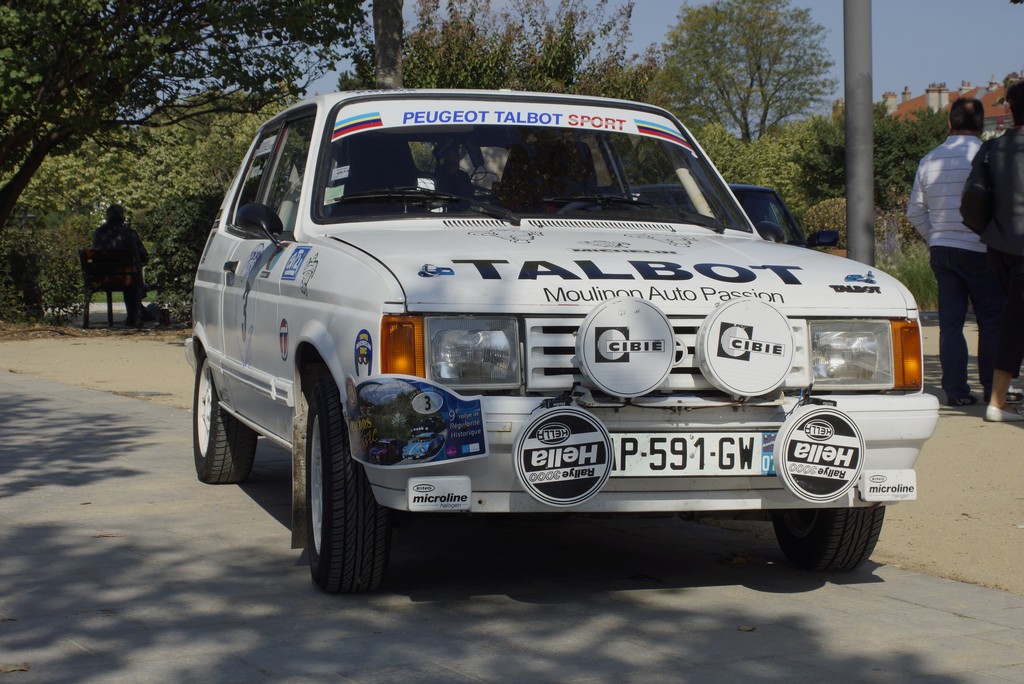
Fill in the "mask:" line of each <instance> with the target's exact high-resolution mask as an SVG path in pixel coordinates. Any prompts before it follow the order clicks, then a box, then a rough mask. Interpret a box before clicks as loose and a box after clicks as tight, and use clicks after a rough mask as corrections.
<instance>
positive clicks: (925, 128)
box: [796, 103, 949, 209]
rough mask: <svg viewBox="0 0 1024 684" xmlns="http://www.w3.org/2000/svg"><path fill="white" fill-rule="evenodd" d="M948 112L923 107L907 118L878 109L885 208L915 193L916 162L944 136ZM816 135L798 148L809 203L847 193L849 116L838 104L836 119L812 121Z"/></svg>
mask: <svg viewBox="0 0 1024 684" xmlns="http://www.w3.org/2000/svg"><path fill="white" fill-rule="evenodd" d="M948 117H949V115H948V113H947V112H944V111H939V112H933V111H931V110H928V109H921V110H918V111H916V112H913V113H912V114H911V116H908V117H895V116H890V115H889V113H888V111H887V110H886V108H885V105H883V104H880V103H879V104H876V105H875V107H874V111H873V123H872V126H873V139H874V162H875V163H874V166H875V177H874V194H875V203H876V204H877V205H878V206H879V207H880V208H882V209H892V208H894V207H896V206H897V205H898V204H899V202H900V201H901V198H903V197H905V196H906V195H908V194H909V193H910V187H911V185H912V184H913V182H914V173H915V172H916V171H917V164H918V162H919V161H920V160H921V157H923V156H924V155H925V154H927V153H928V151H929V150H931V149H932V148H933V147H935V146H936V145H938V144H939V143H941V142H942V141H943V139H945V137H946V133H947V132H948ZM808 125H809V127H810V131H811V134H810V136H809V140H808V141H807V144H806V145H804V146H802V147H801V148H800V149H799V150H798V151H797V157H796V162H797V164H799V166H800V167H801V169H802V173H801V178H802V181H801V187H802V189H803V191H804V194H805V195H806V196H807V200H808V202H809V203H810V204H816V203H818V202H820V201H822V200H825V199H829V198H833V197H842V196H844V195H845V194H846V114H845V111H844V110H843V109H842V108H841V107H838V108H836V111H835V112H834V113H833V115H832V116H831V117H814V118H813V119H812V120H811V121H810V122H808Z"/></svg>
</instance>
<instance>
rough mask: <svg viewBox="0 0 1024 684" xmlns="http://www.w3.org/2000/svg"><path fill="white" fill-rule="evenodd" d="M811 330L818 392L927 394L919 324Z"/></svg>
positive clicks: (835, 323) (813, 325)
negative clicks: (901, 391) (847, 391)
mask: <svg viewBox="0 0 1024 684" xmlns="http://www.w3.org/2000/svg"><path fill="white" fill-rule="evenodd" d="M809 328H810V334H811V369H812V372H813V374H814V386H815V387H817V388H825V389H829V388H834V389H878V390H882V389H902V390H918V389H921V387H922V382H923V378H922V372H921V333H920V328H919V327H918V325H917V322H916V321H905V320H900V321H888V320H853V321H850V320H846V321H842V320H831V321H811V322H810V325H809Z"/></svg>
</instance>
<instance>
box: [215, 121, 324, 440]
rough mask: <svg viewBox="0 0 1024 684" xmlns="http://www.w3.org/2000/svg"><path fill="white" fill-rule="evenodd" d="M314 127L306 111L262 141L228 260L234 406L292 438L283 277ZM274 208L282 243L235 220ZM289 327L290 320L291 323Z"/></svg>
mask: <svg viewBox="0 0 1024 684" xmlns="http://www.w3.org/2000/svg"><path fill="white" fill-rule="evenodd" d="M312 129H313V111H312V110H304V111H303V112H299V113H298V114H294V115H293V116H292V117H291V118H289V119H286V120H283V121H281V122H279V124H277V125H276V126H269V127H268V128H266V129H265V130H264V133H263V135H262V138H261V139H260V140H259V141H258V143H257V145H256V149H255V151H254V154H253V157H252V159H251V160H250V163H249V170H248V171H247V173H246V176H245V181H244V182H243V183H242V185H241V188H240V190H239V193H238V197H237V199H236V200H235V202H234V203H233V204H232V208H231V214H230V216H229V224H228V230H229V232H231V233H232V234H233V235H235V236H237V238H238V240H237V243H236V245H235V248H234V251H233V253H232V255H231V257H230V258H229V259H228V260H227V261H226V262H225V264H224V270H225V275H226V278H227V280H226V285H225V288H224V298H223V307H222V312H223V320H224V326H223V329H224V350H225V355H224V362H223V367H224V374H225V376H226V378H227V382H228V385H229V395H230V397H231V406H232V407H233V408H234V409H235V410H236V411H237V412H238V413H240V414H241V415H242V416H244V417H246V418H248V419H249V420H251V421H253V422H254V423H256V424H258V425H261V426H264V427H265V428H267V429H268V430H269V431H271V432H272V433H273V434H275V435H278V436H280V437H281V438H282V439H285V440H288V439H290V438H291V407H292V406H293V404H294V401H293V397H292V394H291V387H292V374H291V372H290V369H289V367H288V365H287V363H286V362H287V356H288V355H287V354H286V353H284V352H282V349H285V350H286V349H287V347H286V346H285V344H284V340H286V339H287V328H286V327H284V330H282V320H281V319H280V318H279V317H278V309H279V301H278V300H279V296H280V278H281V272H282V269H283V264H284V262H285V261H287V259H282V257H283V256H284V255H285V254H286V253H290V252H291V251H292V250H293V249H294V245H292V244H291V243H290V242H289V241H288V238H290V237H291V235H292V229H293V228H294V226H295V222H296V220H297V217H298V211H299V203H300V202H299V199H300V195H301V189H302V183H303V180H304V178H305V167H306V159H307V157H308V154H309V149H310V140H311V138H312ZM252 202H256V203H260V204H265V205H267V206H270V207H271V208H272V209H274V210H275V211H276V212H278V214H279V216H281V218H282V225H283V227H284V232H283V233H282V235H281V236H280V238H281V240H280V242H279V243H275V242H274V241H273V240H271V239H270V238H269V237H268V236H267V235H265V234H263V233H253V232H251V231H247V230H246V229H244V228H242V227H241V226H239V225H238V223H237V222H236V221H235V220H234V217H235V216H236V214H237V212H238V209H239V208H240V207H242V206H245V205H246V204H248V203H252ZM284 325H285V326H286V324H284Z"/></svg>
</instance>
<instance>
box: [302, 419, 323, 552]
mask: <svg viewBox="0 0 1024 684" xmlns="http://www.w3.org/2000/svg"><path fill="white" fill-rule="evenodd" d="M312 432H313V435H312V438H311V439H310V443H309V472H308V473H306V477H308V478H309V511H310V514H311V517H312V520H311V522H312V525H313V546H314V547H315V548H316V552H317V553H320V542H321V536H322V534H323V521H324V486H323V472H324V466H323V460H322V454H321V445H320V418H319V417H315V418H313V430H312Z"/></svg>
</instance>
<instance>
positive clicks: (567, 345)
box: [525, 316, 811, 393]
mask: <svg viewBox="0 0 1024 684" xmlns="http://www.w3.org/2000/svg"><path fill="white" fill-rule="evenodd" d="M669 320H670V321H671V322H672V330H673V332H674V333H675V337H676V340H677V342H678V343H679V346H680V347H683V348H685V349H686V355H685V358H684V359H683V362H682V363H681V364H679V365H677V366H676V367H674V368H673V369H672V372H671V373H670V374H669V376H668V378H667V379H666V380H665V382H664V383H663V384H662V385H661V387H659V388H658V391H661V392H702V393H704V392H711V393H714V392H717V391H718V390H717V389H716V388H715V387H714V386H712V385H711V383H710V382H708V381H707V379H706V378H705V377H704V375H703V374H702V373H701V371H700V368H699V367H698V365H697V356H696V351H695V349H696V344H697V330H698V329H699V328H700V324H701V322H702V321H703V319H702V318H701V317H699V316H669ZM582 322H583V317H582V316H579V317H531V318H527V319H526V320H525V324H526V331H525V332H526V339H525V348H526V369H527V375H526V389H527V391H530V392H563V391H566V390H569V389H571V388H572V386H573V383H574V382H579V383H584V378H583V374H582V373H581V372H580V369H579V368H578V367H577V366H576V365H575V363H574V357H575V355H576V331H577V330H578V329H579V326H580V324H581V323H582ZM789 324H790V328H791V330H792V331H793V343H794V351H793V366H792V367H791V368H790V371H789V374H788V375H787V376H786V380H785V382H783V385H782V386H783V388H784V389H788V388H792V389H796V388H800V387H807V386H808V385H809V384H810V379H811V373H810V361H809V359H810V354H809V350H808V343H807V340H808V338H807V323H806V321H803V320H793V319H790V321H789ZM677 359H678V355H677ZM584 384H585V383H584Z"/></svg>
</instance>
